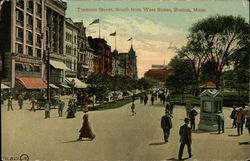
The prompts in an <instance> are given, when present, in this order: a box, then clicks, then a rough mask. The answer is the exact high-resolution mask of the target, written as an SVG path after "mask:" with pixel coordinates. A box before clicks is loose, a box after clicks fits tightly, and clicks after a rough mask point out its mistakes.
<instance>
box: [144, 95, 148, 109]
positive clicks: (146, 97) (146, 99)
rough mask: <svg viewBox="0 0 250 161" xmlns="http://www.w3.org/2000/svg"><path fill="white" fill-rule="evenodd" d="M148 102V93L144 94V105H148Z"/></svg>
mask: <svg viewBox="0 0 250 161" xmlns="http://www.w3.org/2000/svg"><path fill="white" fill-rule="evenodd" d="M147 102H148V96H147V94H145V95H144V105H145V106H146V105H147Z"/></svg>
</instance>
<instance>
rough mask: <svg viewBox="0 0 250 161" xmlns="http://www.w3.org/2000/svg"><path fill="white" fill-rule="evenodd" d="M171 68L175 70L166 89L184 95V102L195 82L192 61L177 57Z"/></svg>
mask: <svg viewBox="0 0 250 161" xmlns="http://www.w3.org/2000/svg"><path fill="white" fill-rule="evenodd" d="M169 66H171V67H172V68H173V73H172V74H171V75H170V76H169V77H168V78H167V80H166V87H167V88H168V89H170V90H171V91H174V92H175V93H179V94H182V101H184V93H185V92H186V91H187V89H188V87H189V86H191V85H193V84H194V82H195V78H194V76H193V70H192V66H191V64H190V61H189V60H187V59H182V58H179V57H178V56H176V57H174V58H172V59H171V61H170V63H169Z"/></svg>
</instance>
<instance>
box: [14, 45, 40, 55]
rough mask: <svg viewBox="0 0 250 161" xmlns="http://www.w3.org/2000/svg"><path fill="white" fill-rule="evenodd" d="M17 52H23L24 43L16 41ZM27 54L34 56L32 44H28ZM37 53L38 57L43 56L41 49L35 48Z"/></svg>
mask: <svg viewBox="0 0 250 161" xmlns="http://www.w3.org/2000/svg"><path fill="white" fill-rule="evenodd" d="M16 53H19V54H23V45H22V44H18V43H16ZM26 54H27V55H30V56H33V48H32V47H31V46H26ZM35 55H36V56H37V57H40V58H41V57H42V54H41V49H37V48H36V49H35Z"/></svg>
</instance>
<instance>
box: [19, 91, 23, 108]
mask: <svg viewBox="0 0 250 161" xmlns="http://www.w3.org/2000/svg"><path fill="white" fill-rule="evenodd" d="M18 105H19V109H20V110H21V109H22V108H23V95H22V94H21V93H20V94H19V96H18Z"/></svg>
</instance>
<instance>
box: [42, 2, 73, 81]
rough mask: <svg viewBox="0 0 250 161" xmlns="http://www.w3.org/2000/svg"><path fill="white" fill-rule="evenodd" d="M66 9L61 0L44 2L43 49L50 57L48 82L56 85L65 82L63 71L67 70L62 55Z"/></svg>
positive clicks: (64, 58)
mask: <svg viewBox="0 0 250 161" xmlns="http://www.w3.org/2000/svg"><path fill="white" fill-rule="evenodd" d="M66 8H67V4H66V3H65V2H63V1H62V0H46V1H45V14H44V15H45V16H44V20H45V26H44V28H46V36H45V37H46V38H45V39H46V48H45V49H46V51H47V53H46V54H49V55H50V82H51V83H54V84H56V85H60V84H63V83H64V82H65V71H66V70H69V69H68V68H67V66H66V65H65V63H64V62H65V61H66V56H65V54H64V40H65V34H64V29H65V10H66ZM46 71H47V70H46Z"/></svg>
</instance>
